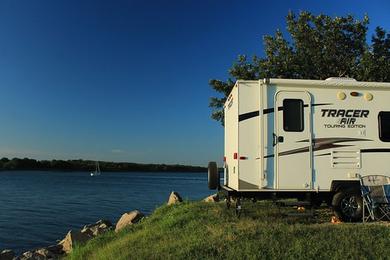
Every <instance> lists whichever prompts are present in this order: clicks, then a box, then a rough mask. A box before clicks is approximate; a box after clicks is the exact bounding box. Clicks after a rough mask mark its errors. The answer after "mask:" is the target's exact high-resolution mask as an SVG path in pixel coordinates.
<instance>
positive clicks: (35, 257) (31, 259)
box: [19, 249, 53, 260]
mask: <svg viewBox="0 0 390 260" xmlns="http://www.w3.org/2000/svg"><path fill="white" fill-rule="evenodd" d="M39 250H40V249H39ZM47 259H53V257H47V256H45V255H41V254H40V253H38V252H37V251H27V252H24V253H23V254H22V255H21V256H19V260H47Z"/></svg>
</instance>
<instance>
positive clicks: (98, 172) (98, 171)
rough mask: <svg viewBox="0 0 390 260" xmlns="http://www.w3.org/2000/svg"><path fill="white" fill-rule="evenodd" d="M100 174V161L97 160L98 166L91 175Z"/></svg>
mask: <svg viewBox="0 0 390 260" xmlns="http://www.w3.org/2000/svg"><path fill="white" fill-rule="evenodd" d="M99 175H100V167H99V161H96V168H95V171H94V172H91V176H99Z"/></svg>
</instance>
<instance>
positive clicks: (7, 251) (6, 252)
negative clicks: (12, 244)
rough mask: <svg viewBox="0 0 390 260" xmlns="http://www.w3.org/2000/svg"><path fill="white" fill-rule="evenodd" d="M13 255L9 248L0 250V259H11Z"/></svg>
mask: <svg viewBox="0 0 390 260" xmlns="http://www.w3.org/2000/svg"><path fill="white" fill-rule="evenodd" d="M14 257H15V252H14V251H12V250H10V249H4V250H3V251H1V252H0V260H12V259H13V258H14Z"/></svg>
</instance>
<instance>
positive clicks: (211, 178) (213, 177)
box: [208, 162, 219, 190]
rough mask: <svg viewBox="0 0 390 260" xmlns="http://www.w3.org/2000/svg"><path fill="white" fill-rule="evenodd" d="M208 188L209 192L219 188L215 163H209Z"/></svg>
mask: <svg viewBox="0 0 390 260" xmlns="http://www.w3.org/2000/svg"><path fill="white" fill-rule="evenodd" d="M208 186H209V189H210V190H215V189H217V188H218V186H219V173H218V167H217V163H216V162H209V165H208Z"/></svg>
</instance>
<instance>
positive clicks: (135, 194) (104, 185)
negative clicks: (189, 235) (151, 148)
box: [0, 171, 211, 253]
mask: <svg viewBox="0 0 390 260" xmlns="http://www.w3.org/2000/svg"><path fill="white" fill-rule="evenodd" d="M173 190H174V191H177V192H179V194H180V195H181V196H182V197H183V198H184V199H188V200H199V199H202V198H204V197H206V196H207V195H209V194H211V191H209V190H208V189H207V173H165V172H164V173H159V172H157V173H138V172H129V173H117V172H115V173H114V172H104V173H102V175H100V176H97V177H90V176H89V173H87V172H48V171H44V172H43V171H42V172H41V171H13V172H7V171H5V172H0V250H1V249H4V248H10V249H13V250H14V251H16V252H18V253H20V252H23V251H26V250H29V249H33V248H37V247H43V246H48V245H51V244H55V243H56V240H57V239H62V238H63V237H64V236H65V235H66V233H67V231H69V229H71V228H78V229H80V228H81V227H82V226H83V225H85V224H90V223H94V222H96V221H97V220H99V219H103V218H104V219H109V220H111V221H112V222H113V223H115V222H117V220H118V219H119V217H120V216H121V215H122V214H123V213H124V212H127V211H131V210H134V209H138V210H140V211H141V212H143V213H145V214H150V213H151V212H152V211H153V210H154V209H155V208H156V207H158V206H160V205H162V204H163V203H165V202H166V201H167V199H168V197H169V193H170V192H171V191H173Z"/></svg>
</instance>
